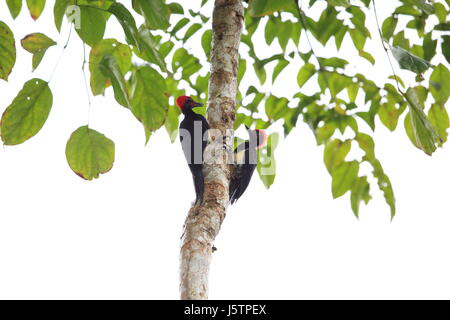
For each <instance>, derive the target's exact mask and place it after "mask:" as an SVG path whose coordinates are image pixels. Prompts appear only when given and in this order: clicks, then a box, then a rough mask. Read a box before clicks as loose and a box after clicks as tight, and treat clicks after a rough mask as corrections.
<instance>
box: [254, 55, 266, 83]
mask: <svg viewBox="0 0 450 320" xmlns="http://www.w3.org/2000/svg"><path fill="white" fill-rule="evenodd" d="M253 67H254V68H255V73H256V76H257V77H258V79H259V82H260V83H261V85H263V84H264V83H265V82H266V78H267V73H266V69H265V68H264V64H263V63H261V61H258V62H256V63H255V64H254V65H253Z"/></svg>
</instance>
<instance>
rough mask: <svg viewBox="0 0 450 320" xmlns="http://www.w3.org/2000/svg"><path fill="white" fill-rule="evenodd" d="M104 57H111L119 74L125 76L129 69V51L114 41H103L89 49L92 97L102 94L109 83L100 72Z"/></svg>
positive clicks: (125, 46) (127, 47)
mask: <svg viewBox="0 0 450 320" xmlns="http://www.w3.org/2000/svg"><path fill="white" fill-rule="evenodd" d="M106 55H111V56H113V57H114V60H115V61H116V63H117V66H118V67H119V70H120V73H121V74H126V73H127V72H128V71H129V70H130V67H131V49H130V47H129V46H128V45H126V44H123V43H120V42H118V41H117V40H116V39H104V40H102V41H100V42H99V43H98V44H97V45H96V46H94V47H93V48H92V49H91V53H90V55H89V72H90V74H91V81H90V83H91V90H92V94H93V95H99V94H103V92H104V91H105V88H107V87H109V86H110V85H111V81H110V80H109V78H108V77H106V76H105V75H104V74H103V72H102V67H101V65H100V63H101V62H102V60H103V58H104V57H105V56H106Z"/></svg>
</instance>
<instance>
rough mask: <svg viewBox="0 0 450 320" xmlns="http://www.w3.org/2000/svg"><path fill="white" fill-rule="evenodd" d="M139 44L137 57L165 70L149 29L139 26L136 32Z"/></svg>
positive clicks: (164, 64)
mask: <svg viewBox="0 0 450 320" xmlns="http://www.w3.org/2000/svg"><path fill="white" fill-rule="evenodd" d="M137 37H138V41H139V42H138V44H139V51H140V54H139V57H140V58H142V59H144V60H145V61H148V62H150V63H154V64H156V65H157V66H158V67H160V68H161V70H162V71H167V69H166V63H165V62H164V59H163V57H162V56H161V52H160V51H159V50H158V48H157V43H156V40H155V37H154V36H153V35H152V34H151V32H150V30H148V29H146V28H140V29H139V31H138V34H137Z"/></svg>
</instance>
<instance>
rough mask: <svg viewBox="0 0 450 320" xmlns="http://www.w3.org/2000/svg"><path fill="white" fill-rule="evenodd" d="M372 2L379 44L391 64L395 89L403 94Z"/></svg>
mask: <svg viewBox="0 0 450 320" xmlns="http://www.w3.org/2000/svg"><path fill="white" fill-rule="evenodd" d="M372 3H373V13H374V15H375V21H376V23H377V29H378V34H379V35H380V41H381V45H382V46H383V49H384V51H385V52H386V55H387V58H388V61H389V65H390V66H391V70H392V73H393V75H394V78H395V83H396V84H397V89H398V91H399V92H400V93H401V94H402V95H404V94H403V91H402V90H401V89H400V83H399V82H398V78H397V74H396V73H395V69H394V65H393V64H392V60H391V56H390V55H389V52H388V49H387V48H386V46H385V44H384V40H383V34H382V33H381V28H380V23H379V22H378V14H377V6H376V5H375V0H372Z"/></svg>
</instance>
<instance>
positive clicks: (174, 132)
mask: <svg viewBox="0 0 450 320" xmlns="http://www.w3.org/2000/svg"><path fill="white" fill-rule="evenodd" d="M179 115H180V110H179V109H178V107H176V106H172V105H171V106H169V110H168V111H167V118H166V121H165V122H164V126H165V127H166V131H167V134H168V135H169V138H170V141H171V142H172V143H174V142H175V140H176V139H177V136H178V124H179V119H178V118H179Z"/></svg>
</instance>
